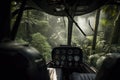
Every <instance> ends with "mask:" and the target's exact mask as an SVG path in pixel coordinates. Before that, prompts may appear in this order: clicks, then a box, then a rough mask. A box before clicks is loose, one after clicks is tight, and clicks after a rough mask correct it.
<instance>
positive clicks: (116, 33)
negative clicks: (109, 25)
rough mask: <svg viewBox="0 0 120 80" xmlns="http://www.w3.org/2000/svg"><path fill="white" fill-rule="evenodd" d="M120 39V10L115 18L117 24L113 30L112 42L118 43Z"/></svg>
mask: <svg viewBox="0 0 120 80" xmlns="http://www.w3.org/2000/svg"><path fill="white" fill-rule="evenodd" d="M119 40H120V12H119V14H118V16H117V18H116V20H115V26H114V29H113V32H112V37H111V41H110V44H118V43H119Z"/></svg>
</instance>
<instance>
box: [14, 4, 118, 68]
mask: <svg viewBox="0 0 120 80" xmlns="http://www.w3.org/2000/svg"><path fill="white" fill-rule="evenodd" d="M118 9H119V7H118V6H114V5H110V6H108V5H107V6H103V7H102V8H101V9H99V10H96V11H93V12H91V13H88V14H84V15H80V16H75V17H74V21H75V22H76V23H77V24H78V26H76V24H75V23H73V29H72V41H71V46H77V47H79V48H81V49H82V50H83V56H84V61H85V62H87V63H89V64H90V65H92V66H94V67H96V68H99V66H100V64H101V62H102V60H104V58H105V56H106V54H108V53H120V34H119V33H120V28H119V23H118V22H119V21H120V12H119V10H118ZM13 21H14V20H13ZM69 24H70V23H69V22H68V18H67V17H65V16H62V17H61V16H54V15H50V14H47V13H45V12H43V11H38V10H26V11H24V15H23V17H22V21H21V24H20V27H19V30H18V33H17V37H16V42H20V43H23V44H29V45H32V46H33V47H35V48H37V49H38V50H39V51H40V53H41V54H42V55H43V56H44V57H45V59H46V61H47V62H49V61H50V60H51V51H52V49H53V48H54V47H57V46H61V45H62V46H63V45H67V39H68V38H67V37H68V25H69ZM80 29H81V30H82V31H83V32H82V31H81V30H80Z"/></svg>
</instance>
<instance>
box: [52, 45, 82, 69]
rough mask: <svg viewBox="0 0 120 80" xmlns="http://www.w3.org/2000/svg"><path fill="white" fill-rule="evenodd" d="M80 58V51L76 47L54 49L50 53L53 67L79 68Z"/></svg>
mask: <svg viewBox="0 0 120 80" xmlns="http://www.w3.org/2000/svg"><path fill="white" fill-rule="evenodd" d="M82 58H83V54H82V50H81V49H80V48H78V47H66V46H65V47H56V48H54V49H53V51H52V61H53V63H54V67H66V68H72V67H79V66H80V64H81V63H82Z"/></svg>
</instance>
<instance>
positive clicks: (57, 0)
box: [32, 0, 109, 16]
mask: <svg viewBox="0 0 120 80" xmlns="http://www.w3.org/2000/svg"><path fill="white" fill-rule="evenodd" d="M32 1H33V2H34V3H35V4H36V5H37V6H38V7H40V8H41V9H42V10H43V11H45V12H47V13H49V14H52V15H56V16H66V15H67V14H66V12H65V11H66V10H68V11H74V12H75V15H82V14H86V13H89V12H91V11H94V10H96V9H98V8H100V7H101V6H102V5H104V4H106V3H107V2H108V1H109V0H32Z"/></svg>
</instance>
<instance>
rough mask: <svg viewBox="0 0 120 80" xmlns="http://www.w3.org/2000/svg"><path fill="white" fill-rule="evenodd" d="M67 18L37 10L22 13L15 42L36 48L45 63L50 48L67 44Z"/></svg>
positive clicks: (48, 58) (48, 56)
mask: <svg viewBox="0 0 120 80" xmlns="http://www.w3.org/2000/svg"><path fill="white" fill-rule="evenodd" d="M67 25H68V24H67V18H66V17H59V16H53V15H49V14H47V13H44V12H42V11H38V10H28V11H24V15H23V18H22V21H21V25H20V27H19V30H18V33H17V37H16V41H17V42H20V43H23V44H24V43H25V44H29V45H31V46H33V47H35V48H37V49H38V50H39V51H40V53H41V54H42V55H43V56H44V57H45V59H46V60H47V61H50V60H51V50H52V48H54V47H56V46H60V45H66V43H67Z"/></svg>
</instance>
